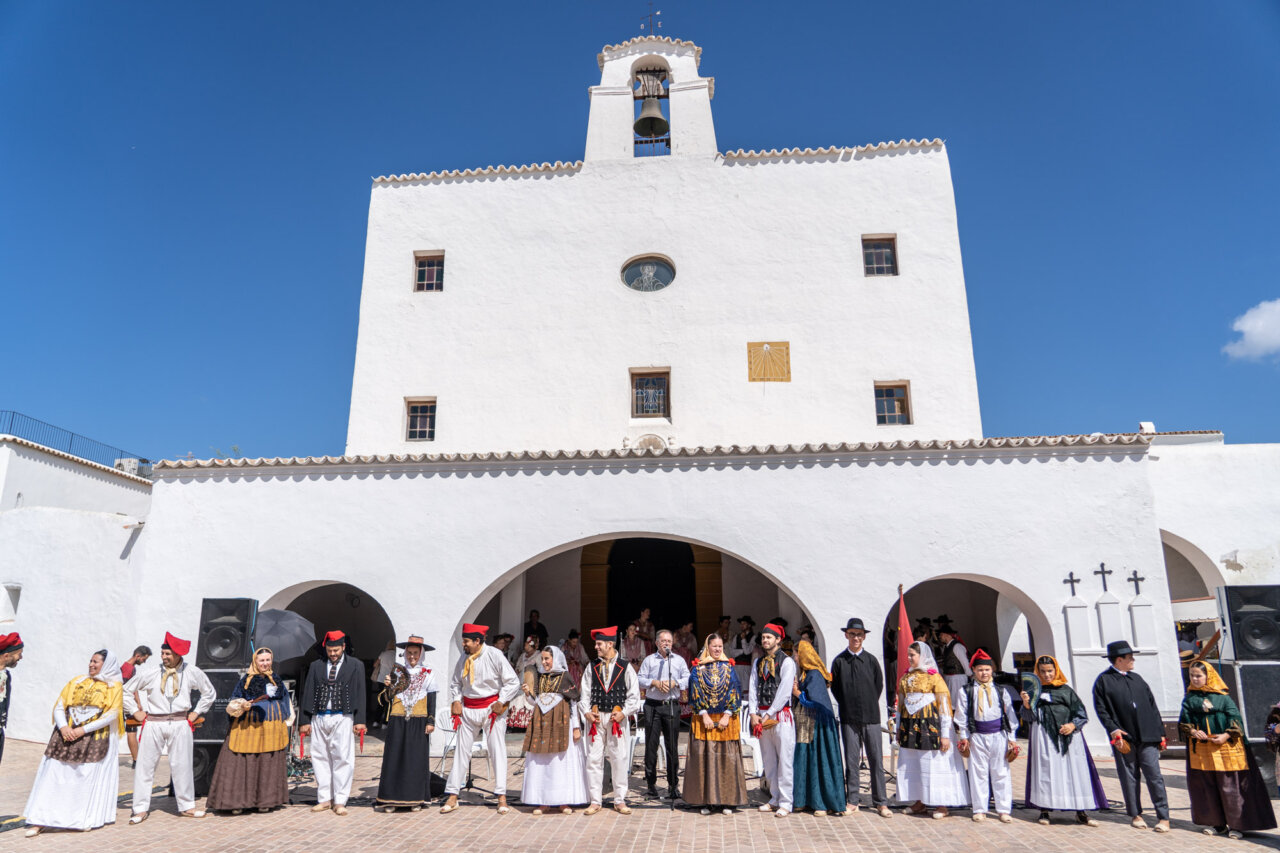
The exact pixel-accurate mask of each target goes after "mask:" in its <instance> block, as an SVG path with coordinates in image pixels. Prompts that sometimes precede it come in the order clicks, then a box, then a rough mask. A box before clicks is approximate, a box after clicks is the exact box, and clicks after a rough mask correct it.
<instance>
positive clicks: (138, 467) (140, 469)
mask: <svg viewBox="0 0 1280 853" xmlns="http://www.w3.org/2000/svg"><path fill="white" fill-rule="evenodd" d="M115 468H116V470H117V471H123V472H125V473H126V474H132V475H133V476H135V477H150V476H151V460H150V459H117V460H116V464H115Z"/></svg>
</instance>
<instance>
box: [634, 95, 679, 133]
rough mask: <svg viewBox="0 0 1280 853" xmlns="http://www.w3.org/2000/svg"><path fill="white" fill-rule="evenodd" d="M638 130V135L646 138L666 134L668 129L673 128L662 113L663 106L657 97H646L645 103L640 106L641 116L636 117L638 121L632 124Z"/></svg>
mask: <svg viewBox="0 0 1280 853" xmlns="http://www.w3.org/2000/svg"><path fill="white" fill-rule="evenodd" d="M632 128H633V129H634V130H635V132H636V136H643V137H645V138H646V139H654V138H656V137H659V136H666V135H667V131H669V130H671V125H670V124H668V123H667V120H666V119H665V118H664V117H663V115H662V107H661V106H659V104H658V99H657V98H645V99H644V104H643V105H642V106H641V107H640V117H639V118H638V119H636V123H635V124H634V125H632Z"/></svg>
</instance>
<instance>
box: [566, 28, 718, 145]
mask: <svg viewBox="0 0 1280 853" xmlns="http://www.w3.org/2000/svg"><path fill="white" fill-rule="evenodd" d="M598 60H599V64H600V85H599V86H592V87H591V89H590V90H589V91H590V96H591V110H590V113H589V117H588V119H587V147H586V153H585V155H584V157H583V160H585V161H586V162H592V161H602V160H630V159H632V158H636V157H646V156H655V155H657V156H661V155H666V154H670V155H671V156H675V157H682V156H698V157H714V156H715V155H716V153H717V150H716V131H715V126H714V125H713V124H712V121H711V98H712V97H713V96H714V94H715V79H714V78H712V77H700V76H698V66H699V64H700V63H701V60H702V48H700V47H698V46H697V45H696V44H694V43H693V42H689V41H680V40H678V39H670V38H664V37H659V36H642V37H640V38H634V39H631V40H630V41H626V42H623V43H622V44H615V45H610V46H608V47H606V48H604V49H603V50H602V51H601V52H600V55H599V57H598ZM664 104H665V105H666V110H665V111H664V110H663V105H664ZM637 107H639V110H638V112H637Z"/></svg>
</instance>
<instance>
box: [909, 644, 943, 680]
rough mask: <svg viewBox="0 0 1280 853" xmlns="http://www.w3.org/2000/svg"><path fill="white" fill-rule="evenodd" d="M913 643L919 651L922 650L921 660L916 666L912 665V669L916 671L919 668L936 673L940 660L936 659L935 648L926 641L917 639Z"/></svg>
mask: <svg viewBox="0 0 1280 853" xmlns="http://www.w3.org/2000/svg"><path fill="white" fill-rule="evenodd" d="M911 645H912V646H913V647H914V648H916V650H917V651H919V652H920V662H919V663H917V664H916V665H915V666H913V667H911V671H912V672H915V671H917V670H919V671H920V672H935V673H936V672H937V671H938V661H937V660H935V659H934V657H933V649H932V648H930V647H929V644H928V643H926V642H923V641H920V640H917V641H916V642H914V643H912V644H911Z"/></svg>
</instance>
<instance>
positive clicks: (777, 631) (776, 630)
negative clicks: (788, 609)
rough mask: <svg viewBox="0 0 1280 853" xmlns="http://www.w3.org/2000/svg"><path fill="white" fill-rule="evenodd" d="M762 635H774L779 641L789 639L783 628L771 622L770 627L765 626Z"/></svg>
mask: <svg viewBox="0 0 1280 853" xmlns="http://www.w3.org/2000/svg"><path fill="white" fill-rule="evenodd" d="M760 633H761V634H765V633H768V634H773V636H775V637H777V638H778V639H779V640H785V639H786V638H787V632H786V631H784V630H782V626H781V625H776V624H774V623H773V622H770V623H769V624H768V625H765V626H764V630H762V631H761V632H760Z"/></svg>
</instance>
